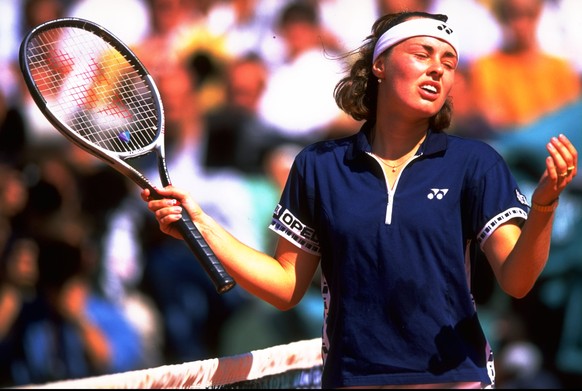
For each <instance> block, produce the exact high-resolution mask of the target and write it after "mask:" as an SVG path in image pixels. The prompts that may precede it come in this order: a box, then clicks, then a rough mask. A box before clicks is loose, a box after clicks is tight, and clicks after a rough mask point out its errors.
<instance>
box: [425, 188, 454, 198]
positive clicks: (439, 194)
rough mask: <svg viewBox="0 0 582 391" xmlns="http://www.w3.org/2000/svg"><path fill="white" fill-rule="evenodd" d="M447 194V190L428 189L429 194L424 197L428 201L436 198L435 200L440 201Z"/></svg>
mask: <svg viewBox="0 0 582 391" xmlns="http://www.w3.org/2000/svg"><path fill="white" fill-rule="evenodd" d="M448 192H449V189H430V193H428V195H427V196H426V198H428V199H429V200H432V199H433V198H436V199H437V200H442V199H443V198H444V197H445V195H446V194H447V193H448Z"/></svg>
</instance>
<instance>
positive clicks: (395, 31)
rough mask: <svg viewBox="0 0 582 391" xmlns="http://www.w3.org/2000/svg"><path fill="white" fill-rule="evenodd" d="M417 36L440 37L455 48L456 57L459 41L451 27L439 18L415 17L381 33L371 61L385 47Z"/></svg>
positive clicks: (376, 57)
mask: <svg viewBox="0 0 582 391" xmlns="http://www.w3.org/2000/svg"><path fill="white" fill-rule="evenodd" d="M418 36H428V37H434V38H438V39H441V40H443V41H445V42H447V43H449V44H450V45H451V46H452V47H453V49H455V52H457V57H458V56H459V42H458V40H457V35H456V34H453V29H452V28H451V27H449V26H448V25H447V24H446V23H445V22H441V21H440V20H436V19H432V18H416V19H410V20H407V21H405V22H402V23H400V24H397V25H396V26H394V27H392V28H391V29H389V30H388V31H386V32H385V33H384V34H382V36H381V37H380V38H379V39H378V42H376V47H375V49H374V57H373V58H374V59H373V60H372V62H376V60H377V59H378V56H380V54H382V53H383V52H384V51H385V50H386V49H388V48H390V47H392V46H394V45H396V44H397V43H399V42H402V41H404V40H405V39H408V38H412V37H418Z"/></svg>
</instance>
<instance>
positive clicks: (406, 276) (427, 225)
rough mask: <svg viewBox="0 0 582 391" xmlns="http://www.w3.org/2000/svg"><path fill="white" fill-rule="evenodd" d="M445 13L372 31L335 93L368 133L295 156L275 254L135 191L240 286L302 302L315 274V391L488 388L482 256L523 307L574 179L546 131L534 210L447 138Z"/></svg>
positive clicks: (477, 151) (570, 157)
mask: <svg viewBox="0 0 582 391" xmlns="http://www.w3.org/2000/svg"><path fill="white" fill-rule="evenodd" d="M447 19H448V18H447V17H446V16H445V15H434V14H428V13H423V12H404V13H399V14H390V15H385V16H383V17H381V18H379V19H378V20H377V21H376V22H375V23H374V25H373V27H372V33H371V35H370V36H369V37H368V38H367V40H366V41H365V42H364V44H363V45H362V47H361V48H359V50H357V52H356V54H357V55H358V58H357V60H356V61H355V62H353V65H352V67H351V70H350V73H349V75H347V76H346V77H345V78H344V79H343V80H341V81H340V82H339V84H338V85H337V87H336V89H335V91H334V94H335V95H334V96H335V99H336V102H337V104H338V105H339V107H341V108H342V109H343V110H344V111H345V112H346V113H348V114H349V115H351V116H352V117H353V118H354V119H356V120H364V123H363V125H362V127H361V129H360V131H359V132H357V133H356V134H354V135H353V136H349V137H346V138H342V139H335V140H326V141H321V142H317V143H315V144H313V145H310V146H308V147H306V148H305V149H304V150H303V151H302V152H300V153H299V155H298V156H297V157H296V159H295V162H294V165H293V167H292V169H291V172H290V174H289V177H288V180H287V183H286V186H285V188H284V190H283V193H282V196H281V199H280V202H279V204H278V205H277V206H276V208H275V211H274V214H273V220H272V223H271V225H270V228H271V229H272V230H273V231H274V232H275V233H276V234H278V235H279V236H280V238H279V241H278V246H277V249H276V251H275V255H274V257H272V256H270V255H267V254H264V253H261V252H258V251H256V250H254V249H252V248H249V247H248V246H245V245H244V244H242V243H241V242H240V241H238V240H237V239H236V238H235V237H233V236H232V235H231V234H229V233H228V232H227V231H226V230H224V229H223V228H222V227H221V226H219V225H218V224H217V223H216V222H215V221H214V220H213V219H212V218H210V217H209V216H208V215H207V214H206V213H204V211H203V210H201V209H200V207H199V206H198V205H197V204H196V203H195V201H194V200H193V199H192V198H191V196H190V195H189V194H187V193H186V192H184V191H183V190H181V189H178V188H174V187H168V188H165V189H159V191H160V194H162V195H163V196H165V197H166V198H165V199H162V200H150V199H149V198H148V197H149V191H148V190H144V191H143V192H142V197H143V199H144V201H147V202H148V207H149V209H150V210H151V211H153V212H154V213H155V216H156V218H157V220H158V222H159V225H160V228H161V230H162V231H163V232H165V233H167V234H168V235H171V236H174V237H178V238H179V233H178V232H177V231H176V230H175V229H174V228H173V227H172V225H171V224H172V223H173V222H174V221H177V220H178V219H180V213H181V211H182V210H183V209H185V210H186V211H187V212H188V213H189V214H190V215H191V216H192V219H193V221H195V224H196V225H197V226H198V228H199V229H200V231H201V233H202V235H203V236H204V238H205V239H206V240H207V242H208V243H209V245H210V246H211V248H212V249H213V250H214V252H215V253H216V256H217V257H218V259H219V260H220V261H221V262H222V263H223V264H224V266H225V268H226V269H227V271H228V272H229V273H230V274H231V275H232V276H233V278H234V279H235V280H236V282H237V283H238V284H239V285H240V286H241V287H243V288H244V289H246V290H247V291H249V292H251V293H252V294H254V295H256V296H257V297H259V298H261V299H263V300H265V301H267V302H269V303H271V304H272V305H274V306H275V307H277V308H279V309H281V310H287V309H289V308H291V307H293V306H294V305H296V304H297V303H298V302H299V301H300V300H301V298H302V297H303V295H304V293H305V292H306V289H307V287H308V286H309V284H310V282H311V279H312V277H313V275H314V273H315V272H316V269H317V267H318V265H320V264H321V270H322V280H321V292H322V297H323V300H324V305H325V306H324V308H325V310H324V319H323V327H322V340H323V346H322V352H323V358H324V370H323V379H322V386H323V388H349V387H353V388H364V387H370V388H390V387H397V388H404V387H410V388H491V387H493V386H494V384H495V379H494V364H493V354H492V352H491V349H490V348H489V344H488V342H487V338H486V336H485V334H484V331H483V328H482V326H481V324H480V322H479V319H478V315H477V312H476V307H475V303H474V300H473V297H472V293H471V285H470V281H471V279H472V278H474V276H473V269H472V267H473V266H474V262H475V259H476V256H477V254H479V253H480V252H482V253H484V254H485V255H486V257H487V259H488V261H489V264H490V265H491V268H492V270H493V272H494V274H495V276H496V279H497V282H498V283H499V286H500V287H501V288H502V289H503V291H504V292H506V293H507V294H508V295H510V296H512V297H515V298H522V297H524V296H525V295H526V294H527V293H528V292H529V291H530V289H531V288H532V286H533V284H534V283H535V281H536V279H537V278H538V276H539V275H540V273H541V272H542V269H543V268H544V266H545V264H546V262H547V259H548V254H549V249H550V239H551V232H552V225H553V219H554V213H555V210H556V208H557V207H558V199H559V196H560V193H561V192H562V191H563V190H564V189H565V188H566V187H567V186H568V184H569V183H570V182H571V181H572V179H573V177H574V176H575V175H576V174H577V151H576V149H575V148H574V146H573V145H572V144H571V143H570V141H569V140H568V139H567V138H566V137H565V136H563V135H556V136H555V137H552V138H551V139H550V140H548V143H547V151H548V156H547V158H546V162H545V170H544V172H543V174H542V175H541V179H540V181H539V183H538V185H537V187H536V189H535V191H534V192H533V194H532V196H531V203H530V202H528V200H527V197H526V196H525V195H524V194H523V193H522V192H521V191H520V189H519V186H518V184H517V182H516V179H515V178H514V176H513V175H512V173H511V172H510V170H509V169H508V165H507V164H506V162H504V160H503V159H502V157H501V156H500V155H499V154H498V153H497V152H496V151H495V150H494V149H493V148H492V147H490V146H489V145H488V144H486V143H484V142H481V141H477V140H471V139H464V138H460V137H457V136H453V135H448V134H447V133H445V130H446V129H447V127H448V126H449V124H450V122H451V116H452V109H451V102H450V100H449V93H450V91H451V87H452V86H453V79H454V75H455V69H456V68H457V64H458V63H459V57H460V56H461V55H462V52H461V48H459V44H458V41H459V39H458V36H459V31H457V30H456V29H455V28H454V27H453V26H451V25H450V24H448V23H447ZM305 93H306V94H308V93H309V91H305ZM288 109H289V110H293V107H289V108H288ZM297 115H301V113H297Z"/></svg>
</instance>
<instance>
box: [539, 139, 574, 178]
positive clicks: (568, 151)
mask: <svg viewBox="0 0 582 391" xmlns="http://www.w3.org/2000/svg"><path fill="white" fill-rule="evenodd" d="M547 150H548V152H549V153H550V157H549V159H548V160H547V164H546V165H547V168H548V175H549V176H550V177H551V178H552V179H554V180H558V181H567V182H569V181H570V180H571V179H572V178H573V177H574V176H576V174H577V173H578V151H577V150H576V148H575V147H574V145H573V144H572V143H571V142H570V140H568V138H567V137H566V136H564V135H563V134H561V135H559V136H558V137H552V139H551V140H550V142H549V143H548V144H547Z"/></svg>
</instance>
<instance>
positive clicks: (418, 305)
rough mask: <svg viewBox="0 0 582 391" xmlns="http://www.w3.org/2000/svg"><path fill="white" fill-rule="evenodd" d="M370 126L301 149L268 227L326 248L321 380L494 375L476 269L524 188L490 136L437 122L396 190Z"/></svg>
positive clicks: (483, 378) (340, 383)
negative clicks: (474, 283) (473, 275)
mask: <svg viewBox="0 0 582 391" xmlns="http://www.w3.org/2000/svg"><path fill="white" fill-rule="evenodd" d="M368 134H369V127H368V125H367V124H366V125H364V126H363V127H362V129H361V130H360V132H358V133H357V134H355V135H353V136H350V137H346V138H342V139H337V140H326V141H322V142H318V143H315V144H313V145H310V146H308V147H306V148H305V149H304V150H303V151H302V152H301V153H299V154H298V156H297V157H296V159H295V162H294V164H293V167H292V169H291V172H290V174H289V178H288V181H287V184H286V186H285V189H284V191H283V193H282V196H281V201H280V203H279V205H277V208H276V209H275V212H274V214H273V221H272V223H271V226H270V228H271V229H272V230H274V231H275V232H277V233H278V234H279V235H281V236H282V237H284V238H286V239H287V240H289V241H291V242H293V243H294V244H295V245H297V246H299V247H300V248H302V249H303V250H305V251H307V252H310V253H313V254H318V255H320V256H321V268H322V287H321V289H322V295H323V299H324V309H325V313H324V324H323V336H322V340H323V347H322V349H323V356H324V372H323V387H324V388H328V387H329V388H331V387H345V386H361V385H383V384H396V385H398V384H418V383H445V382H460V381H480V382H483V383H490V381H491V379H490V377H489V375H488V371H487V360H488V358H489V355H488V352H489V351H488V344H487V340H486V337H485V335H484V333H483V330H482V328H481V325H480V323H479V320H478V318H477V313H476V310H475V305H474V302H473V300H472V295H471V292H470V286H469V276H470V270H471V265H472V263H473V261H474V259H473V258H474V256H475V247H476V246H480V245H482V244H483V243H484V242H485V241H486V240H487V238H488V237H489V235H490V234H491V233H492V232H493V231H494V230H495V229H496V228H497V227H498V226H499V225H500V224H503V223H504V222H507V221H509V220H511V219H514V218H517V219H523V220H525V219H526V218H527V212H528V211H529V206H528V204H527V200H526V197H525V196H523V195H522V194H521V192H520V191H519V188H518V185H517V182H516V180H515V179H514V177H513V176H512V174H511V173H510V171H509V168H508V166H507V165H506V163H505V162H504V160H503V159H502V157H501V156H500V155H499V154H498V153H497V152H496V151H495V150H494V149H493V148H492V147H491V146H489V145H488V144H486V143H484V142H481V141H478V140H469V139H464V138H460V137H457V136H453V135H447V134H445V133H435V132H429V133H428V135H427V138H426V139H425V141H424V143H423V144H422V145H421V147H420V148H419V152H418V153H417V155H416V156H415V158H414V159H413V160H411V161H410V162H409V163H407V164H406V166H405V167H404V168H403V169H402V170H401V173H400V175H399V178H398V179H397V182H396V183H395V185H394V187H393V189H391V190H390V189H389V186H388V184H387V181H386V180H385V177H384V173H383V170H382V167H381V166H380V163H379V162H378V161H377V160H375V159H374V158H373V157H372V156H371V155H370V151H371V145H370V143H369V141H368V140H369V139H368ZM523 220H521V221H520V222H519V223H523ZM490 365H491V364H490Z"/></svg>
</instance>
